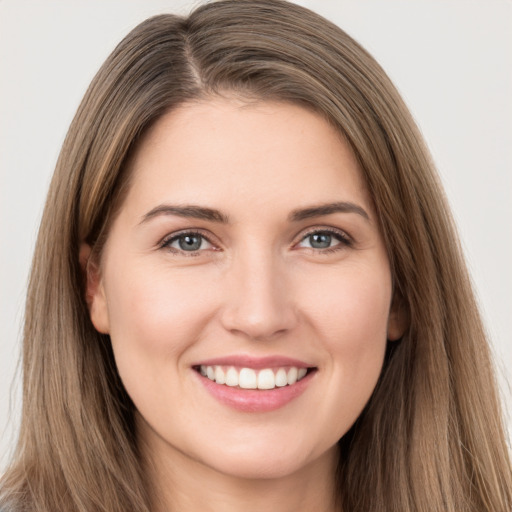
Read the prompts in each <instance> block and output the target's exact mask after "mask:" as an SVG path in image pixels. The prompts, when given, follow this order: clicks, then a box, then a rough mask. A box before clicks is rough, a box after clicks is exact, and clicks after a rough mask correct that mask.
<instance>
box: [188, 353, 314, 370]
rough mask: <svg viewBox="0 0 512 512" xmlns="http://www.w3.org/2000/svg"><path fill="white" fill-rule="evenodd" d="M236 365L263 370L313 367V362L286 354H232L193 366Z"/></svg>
mask: <svg viewBox="0 0 512 512" xmlns="http://www.w3.org/2000/svg"><path fill="white" fill-rule="evenodd" d="M202 365H204V366H236V367H239V368H253V369H254V370H261V369H263V368H278V367H285V366H296V367H297V368H311V367H314V365H312V364H307V363H305V362H304V361H299V360H298V359H292V358H290V357H285V356H267V357H253V356H248V355H232V356H225V357H218V358H215V359H208V360H206V361H200V362H198V363H196V364H194V365H193V366H202Z"/></svg>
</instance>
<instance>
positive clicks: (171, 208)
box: [140, 201, 370, 224]
mask: <svg viewBox="0 0 512 512" xmlns="http://www.w3.org/2000/svg"><path fill="white" fill-rule="evenodd" d="M333 213H356V214H358V215H360V216H361V217H363V218H364V219H366V220H368V221H369V220H370V216H369V215H368V213H367V212H366V210H364V208H362V207H361V206H359V205H357V204H354V203H351V202H348V201H341V202H335V203H326V204H320V205H316V206H310V207H308V208H299V209H296V210H293V211H292V212H291V213H290V215H289V216H288V219H289V220H290V221H291V222H299V221H301V220H306V219H311V218H314V217H322V216H324V215H332V214H333ZM160 215H177V216H178V217H187V218H193V219H201V220H208V221H211V222H218V223H220V224H228V223H229V217H228V216H227V215H225V214H224V213H222V212H221V211H220V210H216V209H214V208H206V207H204V206H197V205H185V206H178V205H170V204H161V205H159V206H156V207H155V208H153V209H152V210H150V211H149V212H148V213H146V214H145V215H144V216H143V217H142V220H141V222H140V223H141V224H143V223H144V222H147V221H149V220H151V219H153V218H155V217H158V216H160Z"/></svg>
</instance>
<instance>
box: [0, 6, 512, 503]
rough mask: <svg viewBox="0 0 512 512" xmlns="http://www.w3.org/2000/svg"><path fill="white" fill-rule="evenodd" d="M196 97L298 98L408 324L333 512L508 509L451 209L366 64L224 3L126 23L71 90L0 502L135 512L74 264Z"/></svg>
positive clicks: (322, 28) (113, 376)
mask: <svg viewBox="0 0 512 512" xmlns="http://www.w3.org/2000/svg"><path fill="white" fill-rule="evenodd" d="M215 94H237V95H241V96H243V97H247V98H256V99H262V100H267V99H269V100H281V101H289V102H294V103H299V104H301V105H304V106H306V107H308V108H312V109H314V110H315V111H316V112H319V113H321V114H322V115H323V116H324V117H325V118H326V119H327V120H328V121H329V122H330V123H332V125H333V126H335V127H336V128H337V129H338V130H339V131H340V132H341V133H342V134H343V135H344V137H345V139H346V140H347V141H348V142H349V144H350V145H351V147H352V149H353V151H354V154H355V155H356V157H357V158H358V160H359V163H360V166H361V169H362V172H363V174H364V177H365V180H366V183H367V186H368V189H369V191H370V193H371V195H372V198H373V201H374V204H375V208H376V210H377V213H378V216H379V219H380V223H381V229H382V233H383V236H384V239H385V242H386V246H387V250H388V254H389V258H390V261H391V267H392V274H393V281H394V284H395V295H396V297H395V300H398V301H400V303H401V304H402V307H403V309H404V312H405V314H407V316H408V319H409V324H408V325H409V327H408V329H407V332H406V333H405V335H404V336H403V338H402V339H401V340H400V341H399V342H395V343H390V345H389V347H388V353H387V357H386V361H385V364H384V368H383V371H382V374H381V377H380V380H379V382H378V384H377V387H376V389H375V391H374V393H373V396H372V397H371V399H370V401H369V403H368V404H367V406H366V408H365V410H364V412H363V413H362V415H361V416H360V417H359V418H358V420H357V421H356V423H355V424H354V426H353V427H352V428H351V429H350V431H349V432H348V433H347V434H346V435H345V436H344V437H343V438H342V440H341V441H340V446H341V451H340V453H341V457H340V462H339V470H338V475H337V479H338V488H339V499H340V503H341V506H342V509H343V510H344V511H346V512H349V511H350V512H353V511H364V512H386V511H408V510H414V511H420V512H432V511H448V512H464V511H476V510H478V511H492V512H505V511H508V510H511V509H512V491H511V487H512V476H511V465H510V459H509V453H508V447H507V444H506V441H505V435H504V428H503V424H502V419H501V413H500V405H499V400H498V396H497V392H496V384H495V381H494V374H493V368H492V363H491V359H490V355H489V348H488V344H487V341H486V337H485V334H484V330H483V328H482V323H481V320H480V316H479V313H478V310H477V307H476V304H475V299H474V295H473V292H472V289H471V284H470V279H469V277H468V274H467V270H466V266H465V263H464V261H463V258H462V256H461V250H460V247H459V244H458V241H457V236H456V233H455V229H454V226H453V223H452V220H451V215H450V213H449V210H448V208H447V206H446V200H445V198H444V195H443V192H442V190H441V187H440V185H439V183H438V179H437V177H436V174H435V171H434V169H433V165H432V163H431V161H430V157H429V155H428V152H427V150H426V149H425V146H424V144H423V142H422V139H421V136H420V135H419V132H418V130H417V128H416V126H415V124H414V122H413V120H412V118H411V116H410V114H409V112H408V110H407V108H406V107H405V105H404V103H403V101H402V100H401V98H400V96H399V94H398V93H397V91H396V90H395V88H394V87H393V85H392V84H391V82H390V80H389V79H388V78H387V76H386V74H385V73H384V71H383V70H382V69H381V68H380V66H379V65H378V64H377V63H376V62H375V60H374V59H373V58H372V57H371V56H370V55H369V54H368V53H367V52H366V51H365V50H364V49H363V48H361V47H360V46H359V45H358V44H357V43H356V42H355V41H354V40H353V39H351V38H350V37H349V36H348V35H347V34H345V33H344V32H343V31H342V30H340V29H339V28H338V27H336V26H334V25H333V24H331V23H330V22H328V21H327V20H325V19H323V18H321V17H320V16H318V15H316V14H314V13H312V12H311V11H309V10H307V9H304V8H302V7H299V6H296V5H294V4H289V3H286V2H284V1H281V0H226V1H220V2H214V3H211V4H208V5H204V6H202V7H199V8H198V9H196V10H195V11H194V12H193V13H192V14H191V15H190V16H189V17H187V18H183V17H178V16H174V15H160V16H156V17H154V18H151V19H149V20H147V21H145V22H143V23H142V24H140V25H139V26H138V27H136V28H135V29H134V30H133V31H132V32H131V33H130V34H129V35H128V36H127V37H126V38H125V39H124V40H123V41H122V42H121V43H120V44H119V46H118V47H117V48H116V49H115V50H114V52H113V53H112V54H111V55H110V57H109V58H108V59H107V61H106V62H105V64H104V65H103V66H102V68H101V69H100V71H99V72H98V74H97V75H96V77H95V78H94V80H93V82H92V84H91V85H90V87H89V89H88V91H87V93H86V95H85V97H84V99H83V101H82V103H81V105H80V107H79V109H78V112H77V114H76V116H75V118H74V120H73V122H72V124H71V127H70V129H69V132H68V135H67V138H66V140H65V142H64V145H63V148H62V152H61V154H60V157H59V160H58V163H57V168H56V171H55V174H54V177H53V180H52V183H51V187H50V191H49V194H48V200H47V203H46V208H45V211H44V214H43V219H42V223H41V227H40V231H39V237H38V241H37V246H36V250H35V255H34V260H33V266H32V273H31V279H30V284H29V289H28V296H27V305H26V315H25V316H26V320H25V329H24V346H23V378H24V381H23V410H22V423H21V430H20V437H19V443H18V446H17V451H16V454H15V457H14V458H13V460H12V462H11V465H10V467H9V468H8V470H7V472H6V473H5V475H4V476H3V478H2V481H1V493H2V494H1V496H2V497H1V499H0V503H2V504H4V505H8V506H9V507H10V509H9V510H13V511H21V510H27V511H28V510H30V511H36V510H37V511H38V512H45V511H46V512H50V511H51V512H54V511H55V510H66V511H69V512H71V511H80V512H86V511H88V512H90V511H99V510H102V511H108V512H126V511H127V510H137V511H148V510H149V504H148V503H149V501H148V496H147V493H146V484H145V482H144V475H143V470H142V469H141V466H142V463H141V460H140V456H139V453H138V449H137V443H136V435H135V428H134V419H133V413H134V410H133V404H132V402H131V400H130V398H129V397H128V395H127V394H126V392H125V390H124V388H123V386H122V384H121V382H120V379H119V377H118V374H117V371H116V367H115V363H114V359H113V355H112V351H111V347H110V341H109V338H108V336H105V335H101V334H99V333H98V332H96V331H95V329H94V328H93V326H92V324H91V322H90V319H89V315H88V310H87V305H86V301H85V290H84V279H83V273H82V270H81V267H80V264H79V258H78V254H79V246H80V243H81V242H83V241H86V242H88V243H89V244H90V245H92V246H94V247H95V250H96V251H101V246H102V244H103V242H104V240H105V238H106V236H107V234H108V228H109V226H110V224H111V222H112V219H113V217H114V215H115V213H116V208H117V207H118V206H119V205H120V204H121V202H122V199H123V195H124V194H125V192H126V189H127V187H128V185H129V176H126V175H125V174H126V173H125V170H126V168H127V166H126V165H125V164H126V161H127V159H128V158H129V156H130V153H131V151H132V150H133V148H134V146H135V145H136V143H137V141H138V140H139V139H140V137H141V136H142V135H143V134H144V132H145V131H146V130H147V129H148V127H149V126H151V125H152V124H153V123H154V122H155V120H156V119H158V118H159V117H161V116H162V115H163V113H165V112H168V111H169V110H171V109H173V108H174V107H176V106H177V105H179V104H182V103H183V102H187V101H191V100H193V99H195V98H198V97H207V96H211V95H215Z"/></svg>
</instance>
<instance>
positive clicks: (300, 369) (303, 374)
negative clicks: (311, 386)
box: [297, 368, 308, 380]
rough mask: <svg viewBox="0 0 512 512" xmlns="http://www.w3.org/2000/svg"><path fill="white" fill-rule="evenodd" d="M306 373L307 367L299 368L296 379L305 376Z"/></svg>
mask: <svg viewBox="0 0 512 512" xmlns="http://www.w3.org/2000/svg"><path fill="white" fill-rule="evenodd" d="M306 373H308V370H307V368H299V371H298V373H297V380H300V379H302V378H304V377H305V376H306Z"/></svg>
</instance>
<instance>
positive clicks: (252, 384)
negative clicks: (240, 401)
mask: <svg viewBox="0 0 512 512" xmlns="http://www.w3.org/2000/svg"><path fill="white" fill-rule="evenodd" d="M238 385H239V386H240V387H241V388H242V389H256V388H257V387H258V381H257V379H256V372H255V371H254V370H253V369H252V368H242V369H241V370H240V375H239V377H238Z"/></svg>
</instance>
